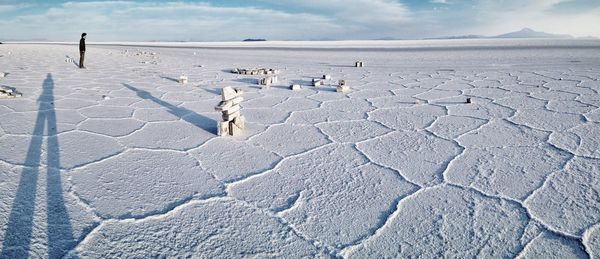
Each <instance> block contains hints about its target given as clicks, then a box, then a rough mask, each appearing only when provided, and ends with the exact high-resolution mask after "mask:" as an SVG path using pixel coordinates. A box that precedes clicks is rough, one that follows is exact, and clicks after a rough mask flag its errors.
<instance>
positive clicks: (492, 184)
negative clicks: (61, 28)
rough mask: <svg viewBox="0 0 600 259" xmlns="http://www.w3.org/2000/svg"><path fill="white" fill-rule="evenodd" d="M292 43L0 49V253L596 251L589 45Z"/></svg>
mask: <svg viewBox="0 0 600 259" xmlns="http://www.w3.org/2000/svg"><path fill="white" fill-rule="evenodd" d="M265 44H266V45H265ZM295 44H296V45H294V44H291V45H290V44H288V45H285V44H283V46H281V45H277V44H275V45H273V46H271V47H276V48H271V47H269V45H268V43H263V45H260V46H258V47H256V48H241V47H239V46H240V45H235V44H234V45H233V46H232V45H227V46H225V47H228V48H219V46H218V45H217V46H208V47H207V46H204V47H203V48H160V47H155V48H149V47H131V46H130V47H127V46H88V52H87V57H86V61H87V64H86V65H87V67H88V69H87V70H80V69H77V68H76V63H77V60H78V52H77V47H76V46H66V45H23V44H3V45H0V71H4V72H8V73H9V74H8V75H7V76H6V78H4V79H2V80H0V84H1V85H5V86H9V87H14V88H16V90H17V91H19V92H22V93H23V97H21V98H17V99H0V250H1V255H0V257H1V258H20V257H24V256H26V255H30V256H32V257H52V258H56V257H62V256H66V257H78V256H81V257H128V258H131V257H137V258H149V257H156V256H177V257H188V256H193V257H206V258H213V257H226V258H230V257H290V258H295V257H348V258H366V257H373V258H381V257H425V258H430V257H458V258H470V257H484V258H487V257H494V258H502V257H516V256H522V257H528V258H548V257H551V256H552V257H558V258H573V257H575V258H577V257H579V258H586V257H600V150H599V149H598V146H599V145H600V137H599V136H600V109H599V107H600V94H599V92H600V81H599V79H600V42H598V41H570V42H567V41H561V42H560V43H556V44H553V43H551V42H544V41H536V42H532V41H513V42H510V41H498V42H497V44H496V43H494V42H493V41H470V43H469V44H467V45H465V44H455V45H453V44H454V43H453V41H440V42H437V43H435V44H427V46H426V47H424V48H420V47H419V46H418V42H417V43H411V44H413V45H415V46H412V45H411V46H408V47H407V46H394V45H392V46H379V45H385V44H383V43H381V44H379V45H378V44H375V45H377V46H371V47H361V45H360V43H357V42H349V43H344V42H338V43H335V44H333V46H332V44H331V43H326V44H325V43H324V45H323V46H322V48H320V47H319V46H318V44H317V43H311V45H310V46H311V48H309V49H303V48H301V45H300V47H299V46H298V45H299V44H300V43H295ZM344 44H347V45H344ZM478 44H479V45H478ZM213 45H214V44H213ZM236 46H237V47H236ZM345 46H347V47H345ZM215 47H216V48H215ZM333 47H335V48H333ZM69 58H74V59H75V62H73V61H72V60H70V59H69ZM356 60H362V61H364V62H365V67H364V68H355V67H352V65H353V64H354V61H356ZM236 67H239V68H259V67H265V68H277V69H281V71H282V73H281V75H280V82H281V83H280V84H278V85H274V86H272V87H271V88H270V89H266V90H261V89H260V88H259V87H258V86H257V85H255V82H256V80H257V77H254V76H245V75H236V74H231V73H229V72H228V71H229V70H230V69H231V68H236ZM182 74H185V75H187V76H188V77H189V78H190V82H189V83H188V84H187V85H181V84H178V83H177V82H175V80H176V79H177V78H179V76H180V75H182ZM323 74H329V75H331V76H332V79H333V80H331V81H327V82H326V86H324V87H318V88H315V87H312V86H308V85H309V82H310V80H311V79H312V78H317V77H320V76H322V75H323ZM339 79H345V80H347V82H348V84H349V86H350V87H351V91H349V92H347V93H336V92H335V87H332V86H329V85H330V84H331V85H333V84H335V82H336V81H337V80H339ZM291 83H299V84H301V85H303V86H302V87H303V89H302V90H299V91H291V90H289V89H287V86H288V85H289V84H291ZM223 86H235V87H241V88H243V89H244V91H245V101H244V102H243V105H242V106H243V109H242V114H243V115H244V116H245V117H246V119H247V121H248V122H247V129H246V132H245V134H244V135H243V136H240V137H218V136H216V121H217V120H219V119H220V114H219V113H217V112H215V111H214V110H213V107H214V106H215V105H217V104H218V102H219V100H220V96H219V93H220V88H221V87H223ZM467 97H469V98H471V100H472V103H470V104H469V103H465V100H466V98H467Z"/></svg>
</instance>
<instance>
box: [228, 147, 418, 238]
mask: <svg viewBox="0 0 600 259" xmlns="http://www.w3.org/2000/svg"><path fill="white" fill-rule="evenodd" d="M272 186H281V188H272ZM229 189H230V194H231V195H232V196H234V197H236V198H238V199H241V200H244V201H247V202H250V203H252V204H256V206H258V207H261V208H268V209H270V210H274V211H278V212H280V214H279V215H281V216H282V217H283V218H285V219H286V220H287V221H289V222H290V223H291V224H293V225H294V226H295V228H297V229H298V230H299V231H300V232H301V233H303V234H304V235H307V236H309V237H310V238H314V239H317V240H319V241H321V242H325V243H327V244H329V245H331V246H338V247H339V246H343V245H347V244H350V243H352V242H355V241H357V240H359V239H361V238H362V237H364V236H368V235H370V234H372V231H374V229H376V228H378V227H379V225H380V224H381V223H382V222H381V221H380V218H382V217H386V216H387V215H389V213H390V212H389V209H390V207H393V206H394V205H395V204H396V203H397V200H398V199H399V197H404V196H406V195H407V194H409V193H410V192H412V191H414V190H415V186H414V185H411V184H408V183H407V182H405V181H403V180H402V179H401V178H400V177H398V175H397V173H396V172H394V171H393V170H389V169H385V168H382V167H379V166H376V165H373V164H371V163H369V162H368V160H367V159H366V158H365V157H364V156H363V155H362V154H361V153H360V152H358V151H357V150H356V149H354V148H353V147H352V146H351V145H339V144H335V145H327V146H324V147H322V148H318V149H315V150H312V151H310V152H307V153H303V154H301V155H298V156H294V157H293V158H289V159H284V160H283V161H282V162H281V163H280V164H278V165H277V167H276V168H275V169H273V170H272V171H270V172H267V173H266V174H263V175H260V176H258V177H253V178H250V179H248V180H247V181H244V182H240V183H237V184H235V185H232V186H230V188H229ZM373 193H377V195H374V194H373ZM365 196H368V197H376V198H373V199H370V200H369V202H367V203H363V202H359V201H360V200H361V199H362V198H361V197H363V198H364V197H365ZM331 197H334V198H331ZM357 201H358V202H357ZM343 211H353V212H354V213H353V215H352V216H349V215H346V214H344V213H342V212H343ZM307 216H308V218H310V219H311V220H306V218H307ZM334 233H338V234H337V235H336V234H334ZM339 233H343V234H339Z"/></svg>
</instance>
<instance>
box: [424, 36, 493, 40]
mask: <svg viewBox="0 0 600 259" xmlns="http://www.w3.org/2000/svg"><path fill="white" fill-rule="evenodd" d="M481 38H486V37H485V36H481V35H460V36H447V37H437V38H425V40H462V39H481Z"/></svg>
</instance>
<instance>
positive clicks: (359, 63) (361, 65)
mask: <svg viewBox="0 0 600 259" xmlns="http://www.w3.org/2000/svg"><path fill="white" fill-rule="evenodd" d="M364 65H365V64H364V63H363V62H362V61H356V63H354V66H355V67H363V66H364Z"/></svg>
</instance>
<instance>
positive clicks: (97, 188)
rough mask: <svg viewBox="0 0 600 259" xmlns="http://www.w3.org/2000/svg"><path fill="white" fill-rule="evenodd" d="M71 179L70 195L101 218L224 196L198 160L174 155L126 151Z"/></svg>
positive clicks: (134, 214)
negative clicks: (74, 195) (89, 206)
mask: <svg viewBox="0 0 600 259" xmlns="http://www.w3.org/2000/svg"><path fill="white" fill-rule="evenodd" d="M71 178H72V180H71V181H72V182H73V184H74V185H75V187H74V192H75V193H76V194H77V195H78V196H80V197H81V198H82V199H84V200H86V201H87V202H88V203H89V204H90V205H91V206H93V207H94V208H96V212H97V213H98V214H100V215H102V216H103V217H118V218H123V217H142V216H145V215H151V214H157V213H161V212H162V211H166V210H168V209H170V208H172V207H174V206H176V205H177V204H179V203H182V202H184V201H187V200H189V199H191V198H192V197H194V196H198V197H209V196H214V195H217V194H220V193H221V192H222V187H221V184H219V182H218V181H216V180H215V179H214V178H213V177H212V176H211V174H210V173H208V172H206V171H205V170H202V169H201V167H200V165H199V163H198V161H196V160H195V159H193V158H191V157H189V156H188V155H186V154H185V153H182V152H175V151H151V150H130V151H127V152H125V153H123V154H121V155H119V156H116V157H112V158H109V159H106V160H104V161H101V162H98V163H95V164H93V165H89V166H86V167H84V168H81V169H78V170H75V171H73V172H72V173H71ZM174 186H176V188H174ZM131 201H135V202H133V203H132V202H131Z"/></svg>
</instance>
